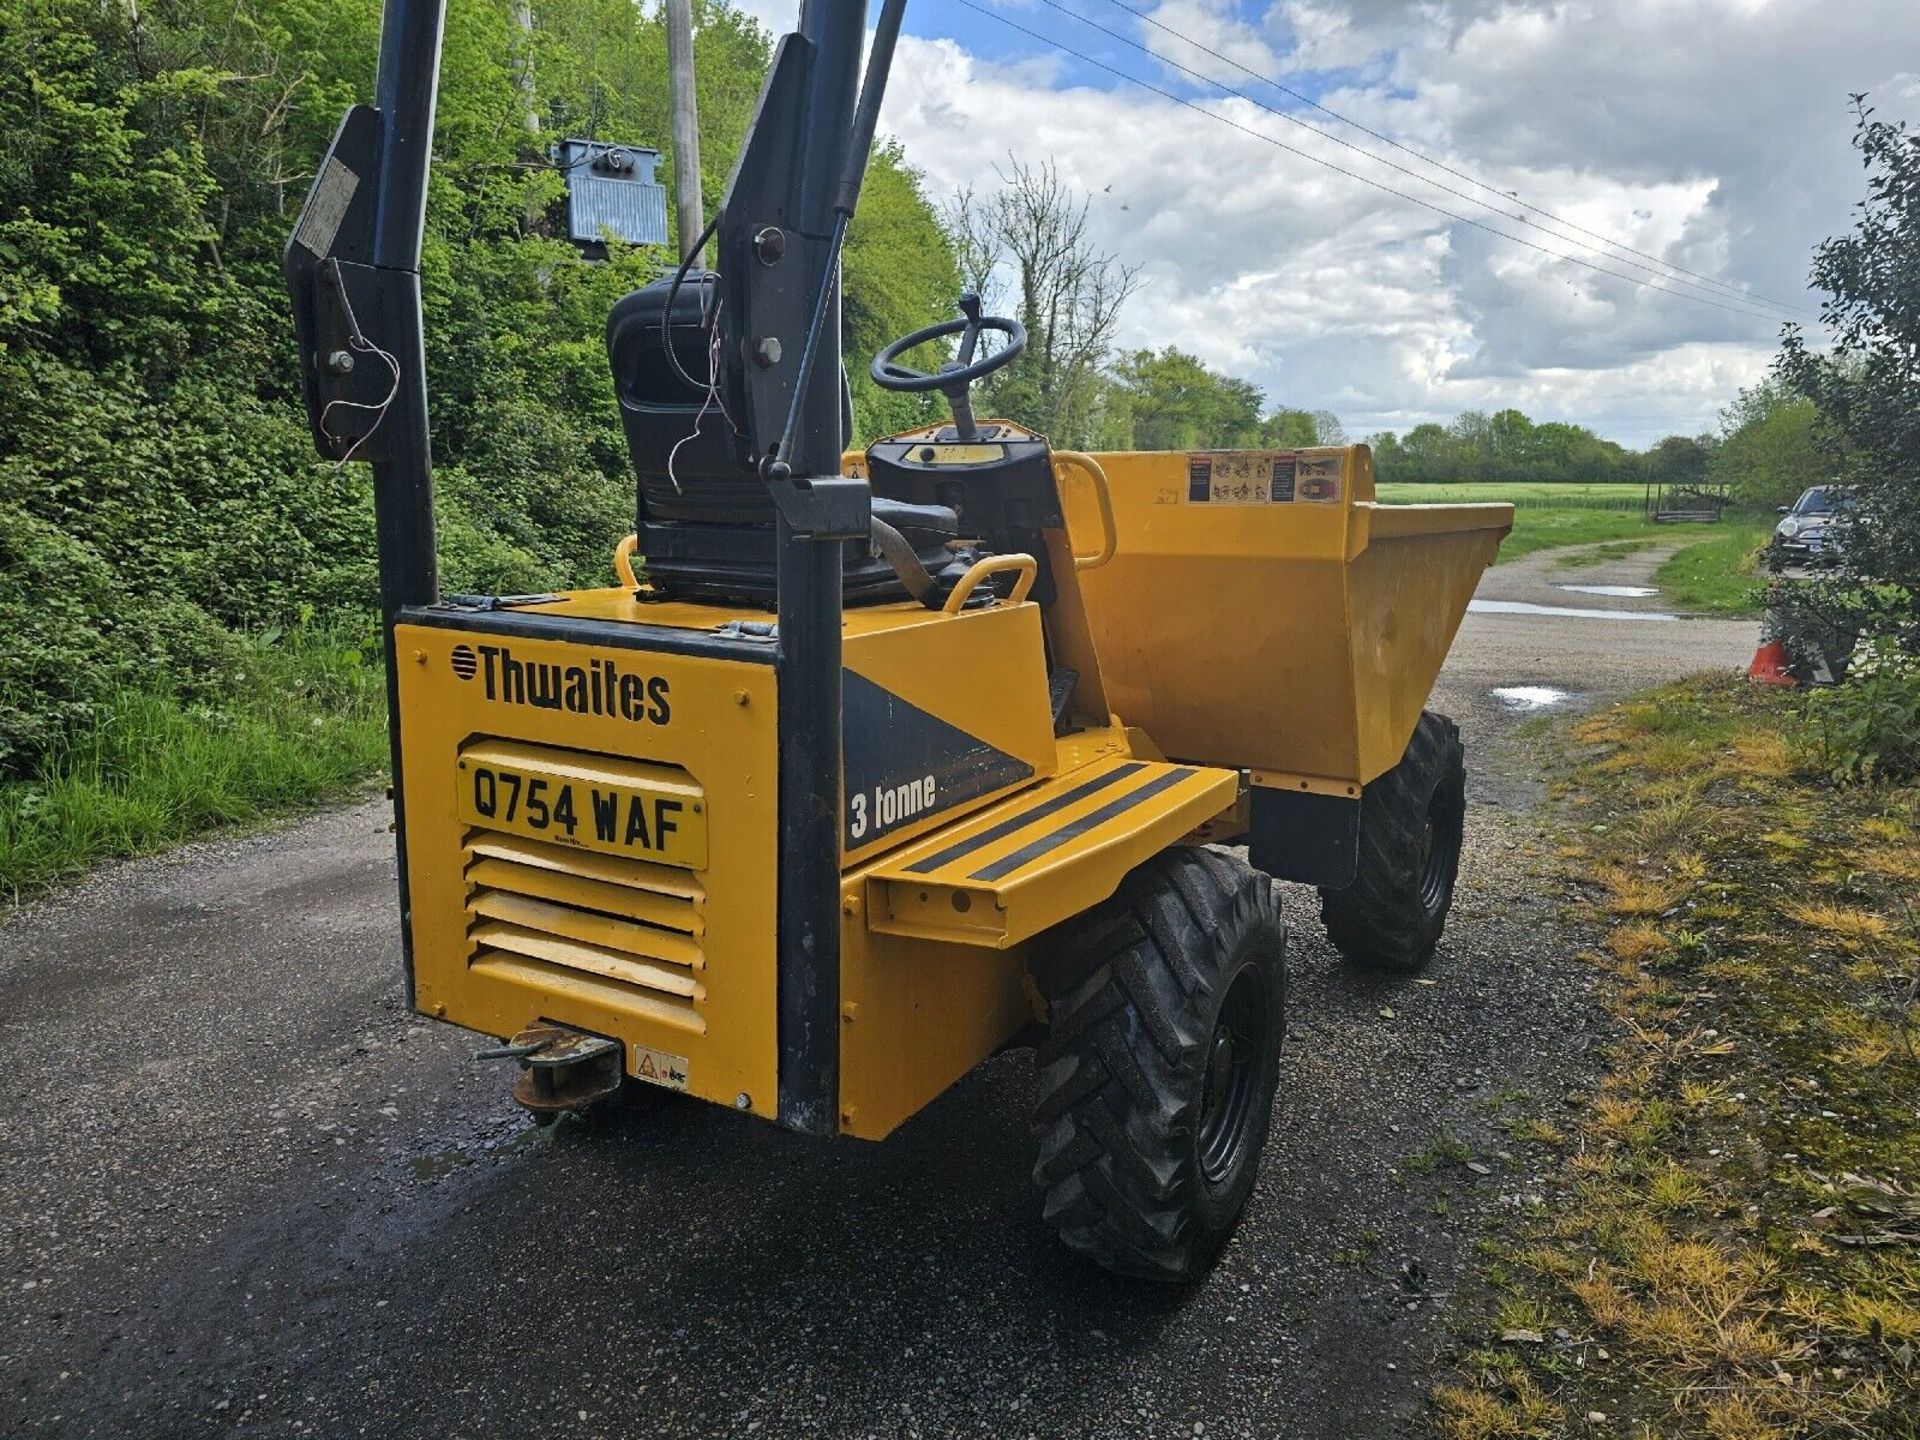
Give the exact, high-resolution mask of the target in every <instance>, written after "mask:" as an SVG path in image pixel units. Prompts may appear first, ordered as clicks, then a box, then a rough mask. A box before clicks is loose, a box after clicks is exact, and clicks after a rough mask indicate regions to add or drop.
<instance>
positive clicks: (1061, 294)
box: [945, 157, 1140, 446]
mask: <svg viewBox="0 0 1920 1440" xmlns="http://www.w3.org/2000/svg"><path fill="white" fill-rule="evenodd" d="M996 173H997V174H998V175H999V177H1000V182H1001V184H1000V188H999V189H998V190H996V191H995V192H994V193H993V194H991V195H988V196H985V197H981V196H979V195H976V194H975V193H974V192H973V191H971V190H963V191H961V192H960V194H958V195H956V196H955V197H954V199H953V200H952V201H951V202H950V203H949V204H948V206H947V207H946V211H945V219H946V222H947V226H948V229H949V230H950V231H951V232H952V234H953V237H954V240H955V243H956V244H957V246H958V248H959V253H960V264H961V269H962V272H963V273H964V274H965V276H966V278H967V280H968V281H969V283H971V284H972V286H973V287H974V289H975V290H976V291H978V293H979V294H980V295H981V296H982V298H983V299H985V300H986V301H987V302H988V304H987V308H988V309H989V310H998V309H1001V308H1002V306H1003V305H1010V306H1011V308H1012V309H1013V310H1014V312H1015V314H1016V316H1017V317H1018V319H1019V321H1020V323H1021V324H1022V325H1024V326H1025V327H1026V331H1027V353H1026V356H1025V357H1024V358H1023V359H1021V360H1020V361H1019V362H1018V363H1016V364H1014V365H1012V366H1009V367H1008V368H1007V369H1005V370H1002V371H1000V372H999V373H998V374H997V375H996V376H994V377H993V379H992V380H991V381H989V382H988V384H987V385H986V386H985V387H984V388H985V394H984V396H983V400H984V408H985V409H986V410H988V411H991V412H993V413H996V414H1001V415H1005V416H1007V417H1008V418H1009V419H1014V420H1019V421H1022V422H1023V423H1025V424H1028V425H1031V426H1033V427H1034V428H1035V429H1037V430H1040V431H1043V432H1044V433H1046V434H1048V435H1050V436H1051V437H1052V438H1053V439H1054V440H1055V441H1056V442H1058V443H1061V444H1064V445H1069V446H1072V445H1084V444H1087V443H1090V440H1091V437H1092V435H1093V433H1094V430H1095V426H1096V423H1097V421H1098V420H1099V416H1100V408H1101V390H1102V387H1103V384H1104V382H1103V380H1102V377H1101V367H1102V366H1103V365H1105V363H1106V360H1107V354H1108V351H1109V349H1110V347H1111V346H1112V343H1113V336H1114V332H1115V330H1116V329H1117V328H1118V326H1119V323H1120V311H1121V308H1122V307H1123V306H1124V305H1125V304H1126V302H1127V299H1128V297H1129V296H1131V295H1132V294H1133V293H1134V291H1135V290H1137V289H1138V288H1139V285H1140V271H1139V269H1138V267H1136V266H1130V265H1126V264H1123V263H1122V262H1121V261H1120V260H1119V259H1118V258H1117V257H1116V256H1113V255H1110V254H1107V253H1105V252H1104V251H1101V250H1099V249H1098V248H1097V247H1096V246H1095V245H1094V243H1093V240H1092V237H1091V236H1090V235H1089V234H1088V228H1087V210H1088V206H1089V204H1090V203H1091V199H1092V197H1091V196H1088V195H1076V194H1075V192H1074V191H1073V190H1072V189H1071V188H1070V187H1069V186H1067V185H1066V183H1065V182H1064V181H1062V180H1061V178H1060V172H1059V170H1058V168H1057V167H1056V166H1055V165H1054V164H1053V162H1051V161H1048V162H1047V163H1045V164H1043V165H1027V164H1024V163H1022V162H1021V161H1019V160H1016V159H1012V158H1011V157H1009V160H1008V164H1007V168H1006V169H1004V170H997V171H996Z"/></svg>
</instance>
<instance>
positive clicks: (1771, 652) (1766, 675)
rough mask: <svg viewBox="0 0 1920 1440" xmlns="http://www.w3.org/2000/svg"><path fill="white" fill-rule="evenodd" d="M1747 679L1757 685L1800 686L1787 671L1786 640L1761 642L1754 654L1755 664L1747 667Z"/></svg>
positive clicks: (1764, 640)
mask: <svg viewBox="0 0 1920 1440" xmlns="http://www.w3.org/2000/svg"><path fill="white" fill-rule="evenodd" d="M1747 679H1749V680H1751V681H1753V683H1754V684H1756V685H1798V684H1799V683H1800V682H1799V681H1798V680H1795V679H1794V678H1793V675H1792V674H1791V672H1789V671H1788V669H1787V645H1786V642H1785V641H1784V640H1778V639H1774V640H1766V639H1763V640H1761V642H1760V648H1759V649H1758V650H1755V651H1754V652H1753V664H1751V665H1749V666H1748V667H1747Z"/></svg>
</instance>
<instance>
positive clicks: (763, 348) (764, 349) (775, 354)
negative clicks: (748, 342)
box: [753, 335, 783, 370]
mask: <svg viewBox="0 0 1920 1440" xmlns="http://www.w3.org/2000/svg"><path fill="white" fill-rule="evenodd" d="M782 353H783V352H782V350H781V348H780V337H779V336H778V335H762V336H761V337H760V338H759V339H758V340H756V341H755V342H754V345H753V362H754V364H756V365H758V366H759V367H760V368H761V369H762V370H770V369H772V368H773V367H774V366H775V365H778V364H779V363H780V356H781V354H782Z"/></svg>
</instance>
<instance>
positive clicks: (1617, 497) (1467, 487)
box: [1379, 480, 1646, 515]
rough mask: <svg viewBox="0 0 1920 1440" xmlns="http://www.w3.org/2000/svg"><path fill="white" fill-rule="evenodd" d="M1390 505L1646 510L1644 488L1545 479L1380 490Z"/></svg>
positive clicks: (1387, 486)
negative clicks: (1494, 503)
mask: <svg viewBox="0 0 1920 1440" xmlns="http://www.w3.org/2000/svg"><path fill="white" fill-rule="evenodd" d="M1379 493H1380V498H1381V500H1382V501H1384V502H1385V503H1386V504H1388V505H1460V504H1477V503H1481V502H1484V501H1490V500H1502V501H1505V502H1506V503H1507V504H1509V505H1511V506H1513V507H1514V508H1515V509H1516V510H1558V509H1576V510H1609V511H1614V510H1618V511H1631V512H1633V513H1634V514H1636V515H1637V514H1639V513H1640V512H1641V511H1642V510H1643V509H1645V507H1646V490H1645V488H1644V487H1642V486H1640V485H1589V484H1585V483H1583V482H1580V481H1559V480H1542V481H1540V482H1538V483H1535V484H1520V485H1512V484H1509V485H1499V484H1477V483H1462V484H1458V485H1409V484H1393V483H1388V484H1384V485H1381V486H1380V487H1379Z"/></svg>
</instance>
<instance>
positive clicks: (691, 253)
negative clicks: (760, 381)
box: [660, 213, 720, 395]
mask: <svg viewBox="0 0 1920 1440" xmlns="http://www.w3.org/2000/svg"><path fill="white" fill-rule="evenodd" d="M719 228H720V216H719V215H718V214H717V213H716V214H715V215H714V217H713V219H711V220H709V221H708V222H707V228H706V229H704V230H702V231H701V232H700V238H699V239H698V240H695V241H694V242H693V245H692V247H691V248H690V249H689V250H688V251H687V253H686V254H685V255H683V256H681V257H680V268H679V269H678V270H676V271H674V272H673V284H671V285H669V286H668V287H667V305H666V308H665V309H664V310H662V311H661V312H660V346H661V348H662V349H663V350H665V351H666V352H667V364H668V365H670V366H672V367H673V373H674V374H676V375H678V376H679V377H680V378H681V379H682V380H684V381H686V382H687V384H688V385H690V386H691V387H692V388H693V389H695V390H698V391H699V392H700V393H701V394H703V395H704V394H705V393H706V392H707V390H708V389H709V388H711V385H712V381H711V380H709V381H707V382H705V383H702V382H701V381H698V380H696V379H694V378H693V377H692V376H691V375H689V374H687V372H686V368H685V367H684V366H683V365H681V363H680V357H679V356H678V355H676V354H674V353H673V332H672V329H671V328H670V327H671V326H672V324H673V302H674V301H675V300H677V299H679V298H680V287H681V286H682V285H684V284H685V283H686V279H687V272H688V271H690V270H692V269H693V261H694V257H695V256H696V255H698V254H699V253H700V252H701V251H702V250H704V249H706V246H707V242H708V241H709V240H711V239H712V238H713V232H714V231H716V230H718V229H719ZM701 283H702V284H705V283H706V282H705V281H702V282H701ZM706 307H707V302H706V300H705V299H704V298H703V299H702V300H701V301H700V308H701V311H702V312H703V313H704V312H705V310H706Z"/></svg>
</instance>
